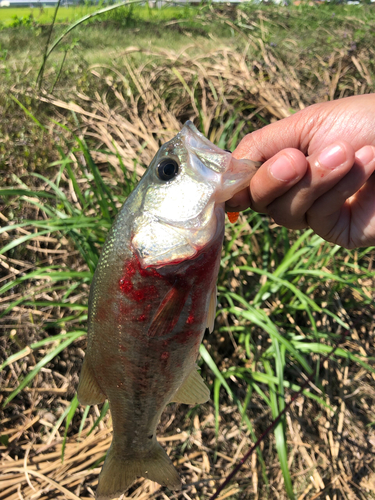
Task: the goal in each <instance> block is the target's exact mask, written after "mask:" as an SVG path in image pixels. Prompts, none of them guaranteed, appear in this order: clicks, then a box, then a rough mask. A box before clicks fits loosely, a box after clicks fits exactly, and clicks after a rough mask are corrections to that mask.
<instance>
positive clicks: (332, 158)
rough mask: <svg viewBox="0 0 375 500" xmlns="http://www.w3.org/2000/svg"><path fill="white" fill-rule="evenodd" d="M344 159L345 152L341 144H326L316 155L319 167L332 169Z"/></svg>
mask: <svg viewBox="0 0 375 500" xmlns="http://www.w3.org/2000/svg"><path fill="white" fill-rule="evenodd" d="M345 160H346V153H345V151H344V149H343V148H342V146H340V145H339V144H338V145H337V146H333V147H331V146H328V148H326V149H323V151H322V152H321V153H320V155H319V157H318V163H319V165H320V166H321V167H325V168H330V169H332V170H333V169H334V168H337V167H339V166H340V165H342V164H343V163H344V162H345Z"/></svg>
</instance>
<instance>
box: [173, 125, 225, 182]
mask: <svg viewBox="0 0 375 500" xmlns="http://www.w3.org/2000/svg"><path fill="white" fill-rule="evenodd" d="M181 135H182V136H183V137H184V140H185V147H186V149H187V150H188V152H189V153H190V154H191V155H193V156H196V157H197V158H198V159H199V160H201V162H202V163H203V164H204V165H205V166H206V167H207V168H209V169H210V170H213V171H214V172H216V173H218V174H222V173H224V172H225V171H226V169H227V168H228V165H229V163H230V160H231V156H232V155H231V153H229V152H228V151H224V149H221V148H219V147H218V146H216V145H215V144H213V143H212V142H211V141H210V140H209V139H207V137H205V136H204V135H203V134H202V133H201V132H199V130H198V129H197V128H196V126H195V125H194V123H193V122H191V121H190V120H188V121H187V122H186V123H185V125H184V127H183V129H182V130H181Z"/></svg>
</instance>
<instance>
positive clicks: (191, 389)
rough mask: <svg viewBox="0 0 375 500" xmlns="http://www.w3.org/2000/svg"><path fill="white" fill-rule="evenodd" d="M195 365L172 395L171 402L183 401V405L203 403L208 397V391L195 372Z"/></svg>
mask: <svg viewBox="0 0 375 500" xmlns="http://www.w3.org/2000/svg"><path fill="white" fill-rule="evenodd" d="M197 368H198V367H197V366H196V365H195V366H194V368H193V369H192V371H191V372H190V374H189V375H188V377H187V378H186V379H185V380H184V382H183V384H182V386H181V387H180V388H179V389H178V391H177V392H176V394H175V395H174V396H173V397H172V401H171V403H183V404H185V405H196V404H198V403H199V404H202V403H205V402H206V401H208V400H209V399H210V391H209V389H208V387H207V386H206V384H205V383H204V382H203V379H202V377H201V376H200V375H199V373H198V372H197Z"/></svg>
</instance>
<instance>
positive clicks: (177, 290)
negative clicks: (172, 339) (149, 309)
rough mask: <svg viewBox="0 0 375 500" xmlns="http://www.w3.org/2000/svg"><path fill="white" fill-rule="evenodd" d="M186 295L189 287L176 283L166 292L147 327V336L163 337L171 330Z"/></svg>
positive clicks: (179, 313)
mask: <svg viewBox="0 0 375 500" xmlns="http://www.w3.org/2000/svg"><path fill="white" fill-rule="evenodd" d="M188 295H189V289H186V288H184V287H183V286H181V285H180V286H179V284H178V283H177V284H175V285H174V286H173V287H172V288H171V289H170V290H169V291H168V292H167V293H166V295H165V297H164V299H163V300H162V302H161V304H160V306H159V308H158V310H157V311H156V313H155V316H154V317H153V319H152V322H151V325H150V327H149V329H148V332H147V335H148V336H149V337H156V336H157V337H163V336H164V335H168V333H170V332H171V331H172V330H173V328H174V327H175V326H176V324H177V322H178V320H179V318H180V315H181V311H182V309H183V307H184V305H185V302H186V299H187V297H188Z"/></svg>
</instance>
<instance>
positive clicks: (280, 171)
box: [270, 156, 297, 182]
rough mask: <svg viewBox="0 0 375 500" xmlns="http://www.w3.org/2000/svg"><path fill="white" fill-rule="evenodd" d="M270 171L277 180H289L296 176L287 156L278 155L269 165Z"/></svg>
mask: <svg viewBox="0 0 375 500" xmlns="http://www.w3.org/2000/svg"><path fill="white" fill-rule="evenodd" d="M270 172H271V174H272V175H273V177H275V179H277V180H278V181H283V182H290V181H292V180H293V179H295V178H296V177H297V173H296V170H295V168H294V166H293V165H292V162H291V161H290V159H289V158H288V157H287V156H280V158H278V159H277V160H276V161H275V163H272V165H271V166H270Z"/></svg>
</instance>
